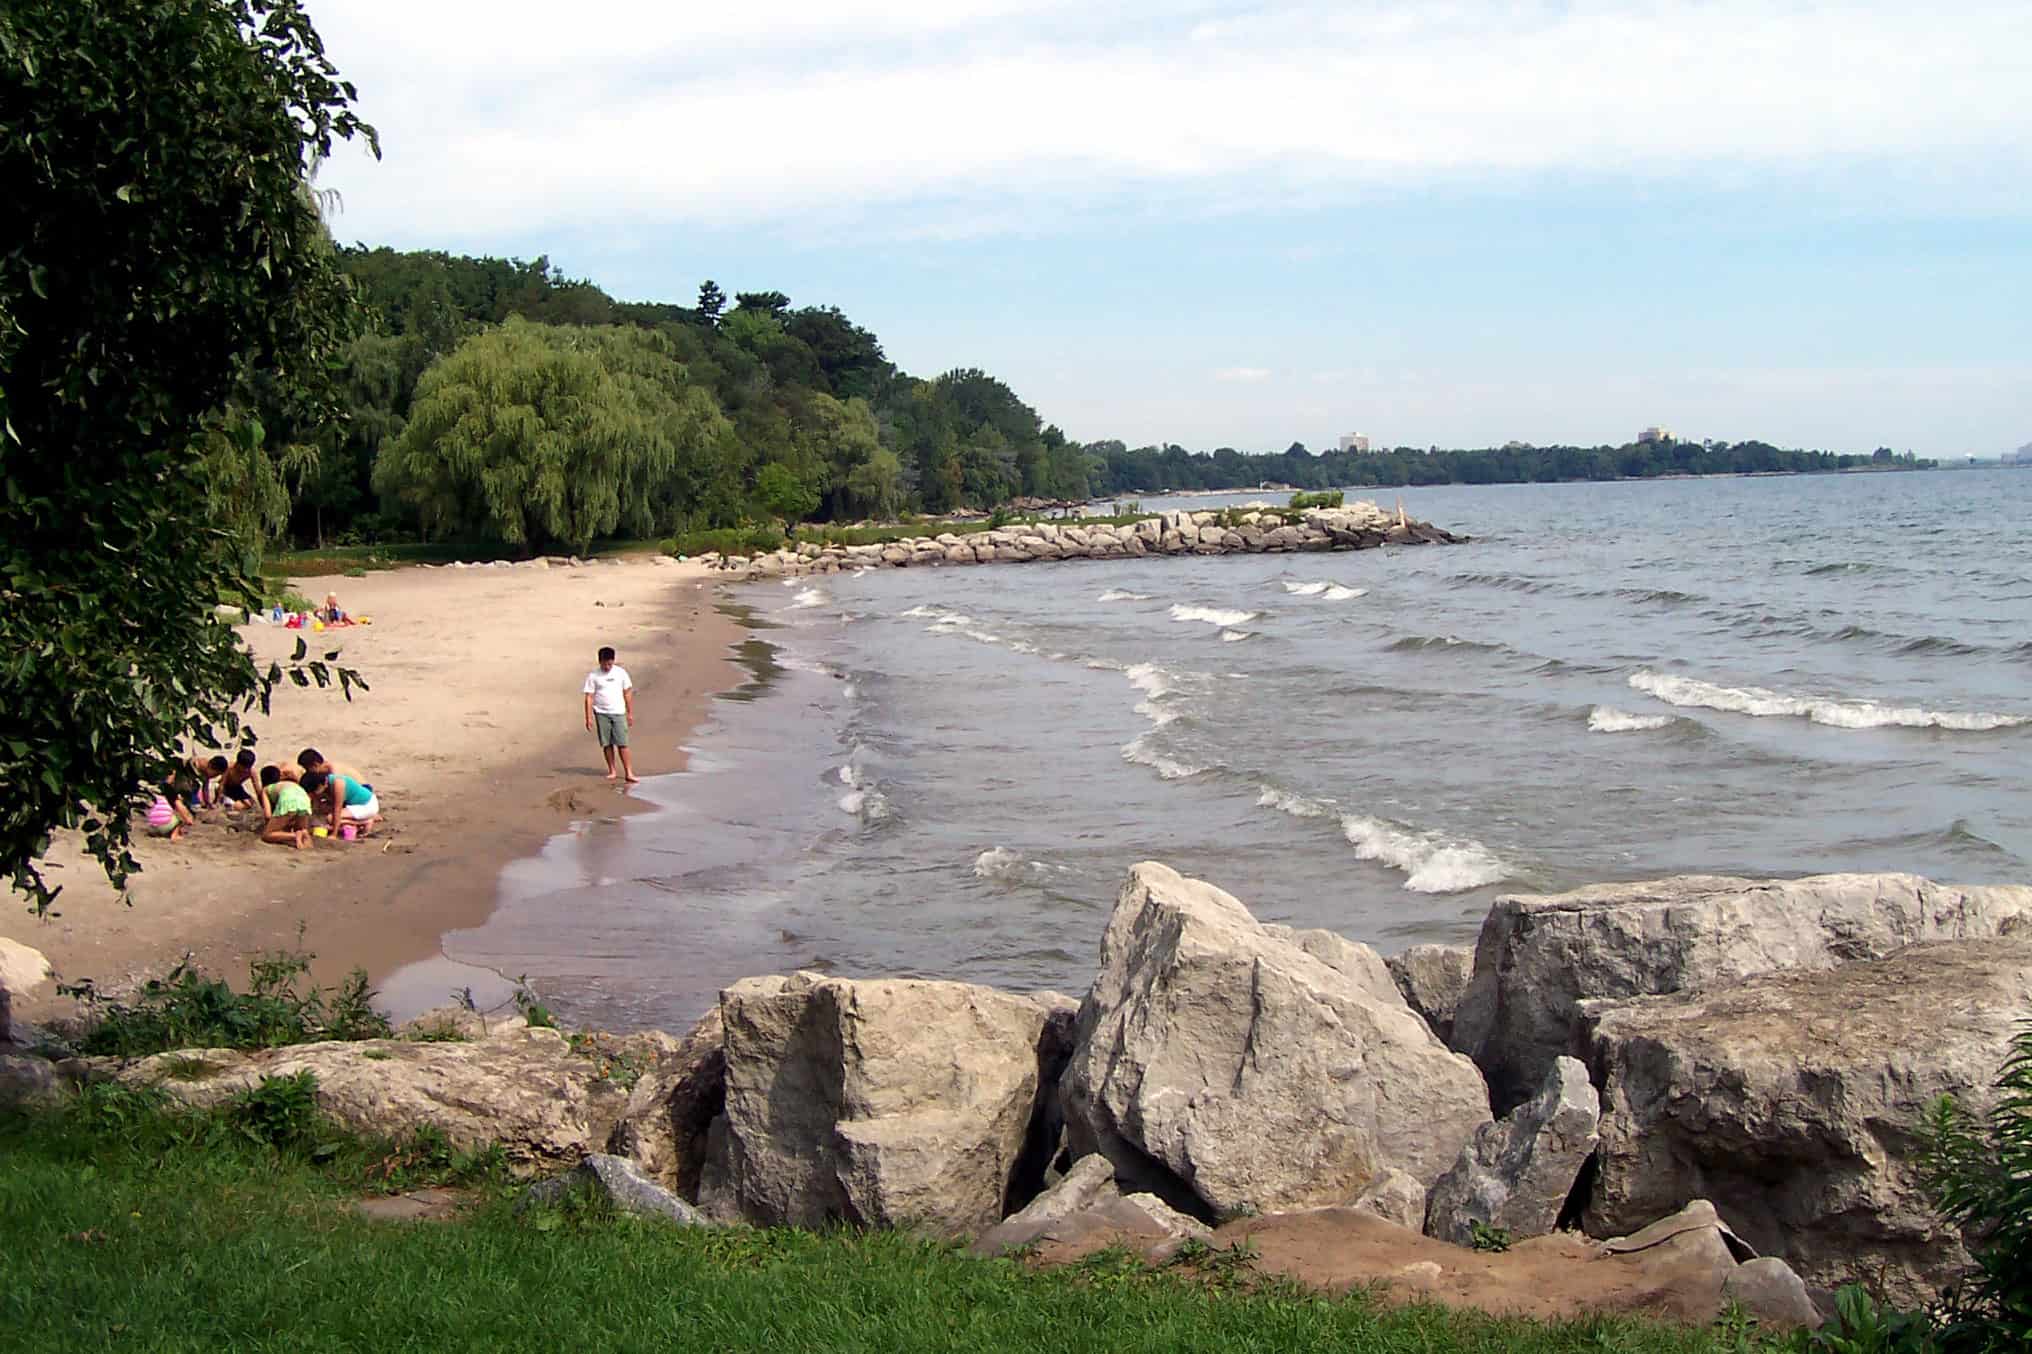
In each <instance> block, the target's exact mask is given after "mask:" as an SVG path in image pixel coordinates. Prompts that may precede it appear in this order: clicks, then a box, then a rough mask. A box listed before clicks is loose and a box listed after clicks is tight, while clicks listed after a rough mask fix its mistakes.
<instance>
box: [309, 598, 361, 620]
mask: <svg viewBox="0 0 2032 1354" xmlns="http://www.w3.org/2000/svg"><path fill="white" fill-rule="evenodd" d="M316 614H317V618H318V619H319V620H321V621H323V622H324V623H325V624H326V625H351V624H352V623H353V618H352V617H351V616H349V615H347V614H346V611H345V608H343V607H341V606H340V605H339V595H338V594H337V593H335V592H328V593H326V594H325V604H324V605H323V606H321V607H319V608H318V609H317V613H316Z"/></svg>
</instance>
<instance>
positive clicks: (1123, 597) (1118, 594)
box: [1100, 588, 1150, 602]
mask: <svg viewBox="0 0 2032 1354" xmlns="http://www.w3.org/2000/svg"><path fill="white" fill-rule="evenodd" d="M1100 600H1102V601H1103V602H1147V601H1149V600H1150V594H1149V593H1147V592H1130V591H1129V590H1128V589H1127V588H1109V589H1108V590H1107V591H1106V592H1104V593H1102V594H1101V598H1100Z"/></svg>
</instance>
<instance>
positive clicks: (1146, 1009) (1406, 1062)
mask: <svg viewBox="0 0 2032 1354" xmlns="http://www.w3.org/2000/svg"><path fill="white" fill-rule="evenodd" d="M1063 1095H1064V1101H1065V1108H1066V1121H1067V1137H1068V1140H1069V1145H1070V1147H1071V1148H1072V1151H1073V1153H1074V1155H1075V1156H1078V1155H1081V1154H1083V1153H1086V1152H1092V1151H1099V1152H1102V1153H1104V1154H1106V1155H1107V1156H1108V1158H1109V1159H1110V1160H1111V1161H1113V1162H1114V1163H1115V1165H1116V1167H1117V1170H1118V1172H1119V1173H1120V1174H1121V1175H1122V1177H1123V1178H1124V1179H1125V1180H1135V1181H1138V1182H1139V1183H1146V1184H1148V1185H1152V1186H1154V1187H1158V1188H1160V1189H1161V1188H1162V1187H1163V1185H1164V1183H1166V1182H1168V1183H1169V1184H1170V1185H1171V1186H1172V1187H1173V1189H1174V1190H1176V1191H1177V1193H1178V1194H1179V1195H1181V1196H1183V1201H1186V1202H1192V1203H1194V1205H1195V1206H1196V1207H1197V1208H1198V1209H1199V1210H1200V1211H1202V1212H1203V1213H1206V1214H1208V1215H1215V1216H1218V1215H1224V1214H1230V1213H1241V1212H1247V1211H1249V1210H1252V1209H1253V1210H1256V1211H1260V1212H1268V1211H1271V1210H1275V1209H1292V1208H1308V1207H1315V1206H1320V1205H1327V1204H1344V1203H1347V1202H1349V1201H1351V1200H1353V1199H1355V1198H1356V1197H1357V1196H1359V1195H1361V1194H1362V1193H1363V1192H1364V1191H1365V1190H1366V1189H1367V1188H1368V1187H1369V1185H1370V1183H1371V1182H1372V1181H1374V1180H1375V1179H1376V1178H1377V1177H1378V1176H1380V1175H1382V1174H1383V1173H1384V1172H1385V1171H1387V1170H1389V1169H1390V1168H1392V1167H1395V1168H1398V1169H1401V1170H1403V1171H1405V1172H1406V1173H1408V1174H1409V1175H1411V1176H1412V1177H1413V1178H1414V1179H1416V1180H1417V1181H1418V1183H1419V1184H1420V1185H1421V1186H1425V1185H1430V1184H1431V1182H1432V1181H1434V1180H1436V1179H1437V1178H1438V1177H1439V1176H1440V1174H1441V1173H1442V1172H1444V1171H1445V1170H1446V1168H1447V1167H1448V1166H1450V1165H1451V1164H1452V1163H1453V1160H1454V1158H1455V1157H1456V1156H1457V1155H1458V1154H1459V1152H1460V1149H1461V1146H1462V1144H1464V1143H1465V1142H1466V1141H1467V1140H1468V1139H1469V1138H1470V1137H1472V1136H1473V1134H1474V1131H1475V1129H1476V1128H1478V1127H1479V1126H1480V1125H1482V1124H1485V1123H1487V1122H1488V1121H1489V1112H1488V1101H1487V1098H1486V1095H1485V1094H1484V1091H1483V1087H1482V1080H1481V1077H1480V1075H1479V1074H1477V1072H1476V1071H1475V1069H1474V1066H1473V1065H1472V1064H1471V1063H1470V1062H1469V1061H1468V1060H1467V1059H1466V1058H1464V1057H1462V1056H1460V1055H1459V1054H1456V1053H1452V1052H1450V1051H1449V1050H1448V1049H1447V1048H1446V1047H1445V1046H1444V1045H1442V1044H1440V1042H1439V1041H1438V1040H1437V1039H1435V1038H1434V1037H1433V1035H1432V1032H1431V1030H1429V1029H1427V1028H1426V1025H1425V1022H1424V1021H1422V1020H1420V1019H1419V1018H1418V1017H1417V1016H1416V1015H1415V1014H1413V1013H1412V1011H1411V1009H1410V1008H1409V1007H1408V1006H1406V1005H1405V1004H1404V999H1403V997H1402V996H1401V995H1399V993H1398V992H1397V989H1396V986H1395V984H1394V983H1393V982H1392V981H1391V979H1390V976H1389V972H1388V970H1387V969H1386V968H1385V967H1384V965H1383V964H1382V963H1381V962H1380V960H1378V959H1377V957H1376V955H1375V953H1374V951H1371V950H1369V949H1367V947H1365V946H1360V945H1356V944H1354V943H1353V942H1351V941H1347V940H1344V939H1342V938H1341V937H1338V936H1333V935H1331V934H1330V933H1326V932H1293V931H1290V930H1287V929H1286V928H1283V927H1270V926H1264V925H1261V924H1259V923H1258V922H1257V921H1256V919H1255V918H1254V917H1252V916H1250V915H1249V912H1248V910H1247V909H1246V908H1244V907H1243V906H1242V905H1241V904H1240V903H1239V902H1237V901H1236V900H1235V899H1234V898H1232V897H1230V896H1229V895H1228V894H1226V893H1223V892H1222V891H1221V890H1219V889H1217V888H1215V887H1213V886H1212V885H1211V884H1206V883H1203V882H1201V881H1199V880H1196V879H1186V878H1184V877H1182V876H1180V875H1179V874H1178V873H1177V871H1175V870H1172V869H1171V868H1170V867H1168V866H1165V865H1160V864H1156V863H1151V862H1146V863H1144V864H1141V865H1137V866H1135V867H1134V868H1133V869H1132V870H1131V871H1130V872H1129V878H1128V880H1127V882H1126V883H1125V884H1124V885H1123V887H1122V892H1121V895H1120V897H1119V898H1118V899H1117V900H1116V904H1115V910H1114V913H1113V915H1112V916H1111V917H1110V918H1109V921H1108V926H1107V930H1106V933H1105V934H1104V935H1103V936H1102V938H1101V957H1100V972H1099V974H1098V976H1097V977H1096V978H1095V980H1094V985H1093V989H1092V991H1091V992H1089V993H1088V995H1087V999H1086V1001H1085V1002H1084V1003H1083V1004H1082V1005H1081V1007H1080V1012H1079V1024H1078V1028H1077V1031H1076V1039H1075V1045H1074V1050H1073V1056H1072V1062H1071V1064H1070V1065H1069V1066H1068V1068H1067V1069H1066V1075H1065V1080H1064V1083H1063ZM1153 1176H1154V1177H1156V1179H1155V1180H1154V1181H1153V1179H1152V1177H1153ZM1181 1201H1182V1200H1181V1198H1177V1197H1174V1198H1173V1199H1172V1202H1174V1203H1178V1202H1181Z"/></svg>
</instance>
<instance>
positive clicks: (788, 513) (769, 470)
mask: <svg viewBox="0 0 2032 1354" xmlns="http://www.w3.org/2000/svg"><path fill="white" fill-rule="evenodd" d="M755 505H756V506H757V507H759V508H761V509H762V510H763V511H764V512H767V513H769V514H770V515H772V516H775V517H780V518H782V519H783V520H784V521H786V522H801V521H803V520H804V519H805V518H807V517H809V516H810V515H811V514H812V513H813V512H814V511H815V510H816V509H817V508H818V491H817V490H815V489H813V488H811V487H810V486H809V485H807V484H805V483H804V481H802V480H801V479H799V478H798V476H797V474H796V472H795V471H793V470H791V469H790V468H789V467H788V466H783V465H765V466H763V467H762V471H761V473H760V474H758V475H756V477H755Z"/></svg>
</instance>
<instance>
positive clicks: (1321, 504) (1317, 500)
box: [1291, 489, 1341, 512]
mask: <svg viewBox="0 0 2032 1354" xmlns="http://www.w3.org/2000/svg"><path fill="white" fill-rule="evenodd" d="M1340 505H1341V491H1340V490H1338V489H1335V490H1332V491H1331V492H1328V493H1317V494H1293V495H1292V496H1291V508H1292V511H1294V512H1305V511H1306V510H1307V509H1310V508H1338V507H1339V506H1340Z"/></svg>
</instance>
